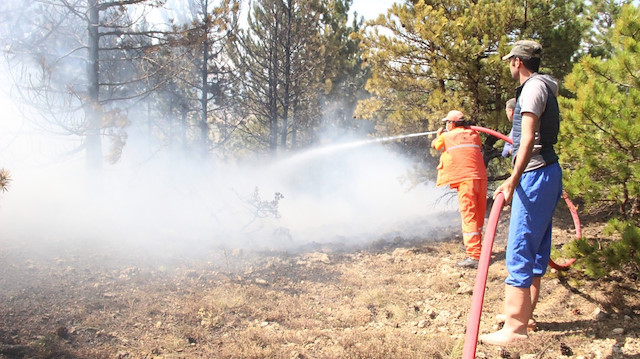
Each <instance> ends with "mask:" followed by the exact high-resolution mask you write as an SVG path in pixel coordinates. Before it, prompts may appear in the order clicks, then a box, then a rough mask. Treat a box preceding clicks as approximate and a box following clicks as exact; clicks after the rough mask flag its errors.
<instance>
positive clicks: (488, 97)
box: [357, 0, 586, 134]
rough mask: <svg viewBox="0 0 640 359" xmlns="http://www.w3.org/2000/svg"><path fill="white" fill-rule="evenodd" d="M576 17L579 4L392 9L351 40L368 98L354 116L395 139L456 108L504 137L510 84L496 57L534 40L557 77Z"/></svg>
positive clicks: (570, 48)
mask: <svg viewBox="0 0 640 359" xmlns="http://www.w3.org/2000/svg"><path fill="white" fill-rule="evenodd" d="M583 11H584V3H583V2H582V1H546V0H545V1H539V0H531V1H527V2H524V3H523V2H521V1H516V0H499V1H494V0H480V1H468V0H444V1H431V0H419V1H405V2H404V3H396V4H394V5H393V7H392V8H391V9H389V10H388V11H387V13H386V15H380V16H379V17H378V18H377V19H375V20H372V21H369V22H367V23H366V26H365V28H364V29H363V30H361V31H360V33H359V35H358V36H359V38H360V39H361V48H362V49H363V59H364V61H365V64H366V66H369V67H370V69H371V74H372V75H371V78H370V79H369V80H368V82H367V84H366V89H367V91H369V93H371V94H372V97H371V98H369V99H368V100H366V101H362V102H361V103H360V104H359V107H358V110H357V116H359V117H360V118H366V119H372V120H374V121H375V122H376V125H377V129H378V131H379V132H381V133H383V134H397V133H403V132H418V131H421V130H425V129H427V128H429V129H435V128H437V127H440V126H441V123H440V122H439V120H440V119H441V118H442V117H444V115H445V114H446V113H447V112H448V111H449V110H451V109H459V110H461V111H463V112H464V113H465V114H466V115H467V116H468V117H469V118H471V119H472V120H473V121H474V122H475V123H477V124H480V125H485V126H490V127H492V128H497V129H501V130H504V131H505V132H508V131H509V127H510V124H509V122H508V121H507V118H506V116H505V114H504V105H505V102H506V100H507V99H508V98H510V97H513V90H514V88H515V87H516V86H517V83H516V82H514V81H513V79H512V78H511V76H510V73H509V69H508V66H506V64H505V62H504V61H502V59H501V57H502V56H503V55H504V54H506V53H508V52H509V49H510V46H511V44H512V43H513V42H514V41H516V40H519V39H522V38H529V39H536V40H538V41H539V42H540V43H541V44H542V45H543V47H544V48H545V59H544V63H543V66H544V67H545V70H546V71H548V72H550V73H552V74H553V75H554V76H556V77H559V78H561V77H563V76H564V75H566V74H567V73H568V72H569V71H570V58H571V56H573V54H574V53H575V52H576V51H577V50H578V48H579V44H580V39H581V34H582V33H583V32H584V31H585V28H586V25H585V22H584V21H583V19H582V18H581V16H580V15H581V14H582V13H583ZM560 44H561V45H560ZM547 49H548V50H547Z"/></svg>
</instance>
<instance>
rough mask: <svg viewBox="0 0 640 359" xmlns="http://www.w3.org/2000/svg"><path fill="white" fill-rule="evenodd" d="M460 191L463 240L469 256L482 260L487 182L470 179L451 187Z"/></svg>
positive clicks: (459, 203) (459, 200)
mask: <svg viewBox="0 0 640 359" xmlns="http://www.w3.org/2000/svg"><path fill="white" fill-rule="evenodd" d="M450 187H451V188H453V189H455V190H456V191H458V210H459V211H460V217H461V218H462V239H463V241H464V246H465V248H466V250H467V255H468V256H469V257H471V258H473V259H480V251H481V249H482V226H483V225H484V215H485V212H486V210H487V197H486V193H487V180H486V179H470V180H466V181H462V182H459V183H454V184H451V185H450Z"/></svg>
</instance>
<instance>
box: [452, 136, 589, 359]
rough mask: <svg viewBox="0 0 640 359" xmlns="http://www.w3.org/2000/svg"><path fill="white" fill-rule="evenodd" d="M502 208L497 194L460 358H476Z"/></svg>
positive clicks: (576, 222) (574, 211) (501, 197)
mask: <svg viewBox="0 0 640 359" xmlns="http://www.w3.org/2000/svg"><path fill="white" fill-rule="evenodd" d="M471 129H473V130H476V131H480V132H484V133H487V134H489V135H492V136H495V137H498V138H499V139H502V140H504V141H506V142H509V143H513V140H511V139H510V138H509V137H507V136H505V135H503V134H502V133H500V132H497V131H494V130H490V129H488V128H484V127H478V126H471ZM562 197H563V198H564V200H565V202H566V203H567V207H569V211H570V212H571V217H572V218H573V224H574V225H575V228H576V235H577V237H578V238H580V237H581V234H582V233H581V230H580V218H579V217H578V211H577V209H576V207H575V206H574V205H573V203H572V202H571V200H570V199H569V197H568V196H567V194H566V193H565V192H563V193H562ZM502 207H504V195H503V194H502V193H498V195H497V196H496V198H495V199H494V202H493V206H492V207H491V213H490V214H489V219H488V221H487V227H486V229H485V235H484V242H483V243H482V252H481V253H480V261H479V262H478V271H477V273H476V281H475V284H474V286H473V297H472V299H471V309H470V311H469V319H468V321H467V332H466V336H465V341H464V347H463V351H462V358H463V359H473V358H475V353H476V347H477V344H478V331H479V329H480V317H481V315H482V303H483V302H484V290H485V286H486V284H487V276H488V274H489V264H490V263H489V262H490V261H491V252H492V249H493V240H494V238H495V235H496V228H497V226H498V219H499V218H500V212H501V211H502ZM575 260H576V259H575V258H571V259H569V260H568V261H567V263H565V264H563V265H559V264H556V263H555V262H554V261H553V260H551V259H549V266H550V267H551V268H554V269H556V270H568V269H569V266H570V265H571V264H572V263H573V262H575Z"/></svg>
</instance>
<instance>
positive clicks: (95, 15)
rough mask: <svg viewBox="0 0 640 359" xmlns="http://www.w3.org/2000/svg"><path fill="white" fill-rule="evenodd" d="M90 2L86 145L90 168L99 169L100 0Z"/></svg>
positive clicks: (100, 148) (100, 142) (100, 151)
mask: <svg viewBox="0 0 640 359" xmlns="http://www.w3.org/2000/svg"><path fill="white" fill-rule="evenodd" d="M88 4H89V26H88V33H89V44H88V45H89V54H88V57H87V75H88V79H89V83H88V96H89V98H88V101H87V103H86V104H85V115H86V121H87V133H86V136H85V141H86V142H85V146H86V154H87V167H88V168H89V169H90V170H94V171H99V170H101V169H102V139H101V137H100V129H101V127H102V126H101V123H100V103H99V82H98V81H99V74H100V59H99V52H98V50H99V49H98V45H99V40H100V38H99V34H98V23H99V11H98V7H97V5H98V0H88Z"/></svg>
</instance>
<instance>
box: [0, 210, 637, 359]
mask: <svg viewBox="0 0 640 359" xmlns="http://www.w3.org/2000/svg"><path fill="white" fill-rule="evenodd" d="M505 222H506V220H504V219H503V220H502V221H501V224H500V228H499V231H498V238H496V243H495V246H494V251H493V252H494V255H493V258H494V260H493V262H492V265H491V267H490V271H489V278H488V283H487V291H486V296H485V302H484V312H483V317H482V322H481V325H480V332H481V333H486V332H490V331H492V330H495V329H496V328H497V322H496V320H495V316H496V315H497V314H499V313H500V310H501V307H502V300H503V298H502V296H503V282H502V281H503V280H504V278H505V276H506V271H505V270H504V245H505V239H504V238H503V237H504V235H503V234H501V233H505V230H504V226H505ZM558 224H559V225H558V229H556V230H555V232H554V238H555V241H556V243H557V244H558V245H560V244H562V243H564V242H566V241H568V240H570V239H572V238H573V236H574V232H573V228H572V224H571V223H570V221H567V220H566V218H565V219H563V218H560V219H559V220H558ZM435 233H437V235H436V234H435ZM457 233H458V229H457V228H448V227H444V228H441V229H439V230H438V231H437V232H434V235H433V236H430V238H414V239H411V240H408V239H403V238H397V239H396V240H394V241H378V242H373V243H372V244H370V245H366V246H361V247H358V248H353V247H352V248H348V247H346V246H344V245H331V244H327V245H314V246H307V248H306V249H305V250H304V251H301V252H295V253H294V252H289V253H283V252H268V253H264V252H262V253H255V252H250V251H234V252H227V251H223V250H220V249H211V248H208V249H205V248H193V252H194V253H195V252H197V253H198V256H193V257H191V256H189V255H188V253H179V255H174V256H171V255H168V256H167V258H170V260H167V258H164V259H158V258H147V257H146V256H145V253H144V251H137V252H135V253H132V252H123V251H122V250H121V249H119V248H118V249H116V248H108V247H104V248H100V249H99V250H97V249H95V248H92V249H91V250H89V249H83V247H82V246H81V245H74V244H73V243H66V242H59V241H58V242H46V243H48V244H47V245H46V246H45V245H43V244H42V242H39V241H34V242H31V243H29V242H24V243H21V244H20V245H16V243H15V242H11V241H10V240H9V239H4V240H2V241H0V287H1V288H2V291H1V292H0V358H286V359H291V358H457V357H460V355H461V352H462V345H463V340H464V332H465V328H466V324H467V315H468V311H469V306H470V302H471V291H472V287H473V282H474V279H475V271H472V270H460V269H458V268H456V267H455V265H454V264H455V262H456V261H458V260H460V259H462V258H464V254H463V253H462V252H461V251H460V249H459V247H460V244H461V240H460V238H459V237H457ZM583 234H585V235H587V236H592V237H596V236H597V237H602V225H601V224H598V223H592V224H586V225H585V224H583ZM436 237H437V238H438V240H434V239H433V238H436ZM195 258H199V259H195ZM638 294H639V293H638V282H637V278H635V279H634V278H629V277H628V276H625V274H624V273H616V274H614V275H612V276H611V277H609V278H607V280H603V281H590V280H587V279H585V278H583V277H582V276H581V275H580V274H579V273H576V272H575V271H569V272H568V273H557V272H554V271H550V272H549V273H548V274H547V276H546V277H545V278H544V280H543V293H542V296H541V300H540V304H539V306H538V310H537V312H536V319H537V321H538V323H539V330H538V331H537V332H535V333H533V334H532V335H531V337H530V339H529V340H527V341H525V342H522V343H521V344H519V345H517V346H514V347H511V348H495V347H490V346H485V345H482V344H480V345H479V346H478V350H477V356H478V357H479V358H499V357H503V358H516V357H520V358H562V357H570V358H580V357H582V358H640V339H639V334H640V320H639V319H638V318H639V315H640V296H639V295H638Z"/></svg>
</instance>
